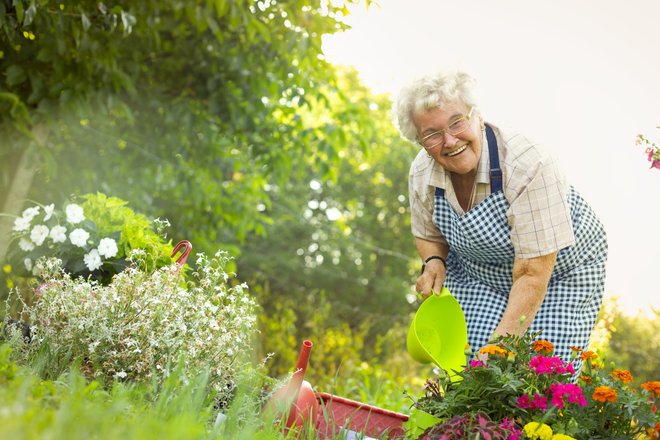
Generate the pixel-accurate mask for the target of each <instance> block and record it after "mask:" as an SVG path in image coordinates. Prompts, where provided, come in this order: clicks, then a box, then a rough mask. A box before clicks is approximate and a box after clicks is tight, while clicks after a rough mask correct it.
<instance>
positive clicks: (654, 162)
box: [646, 148, 660, 169]
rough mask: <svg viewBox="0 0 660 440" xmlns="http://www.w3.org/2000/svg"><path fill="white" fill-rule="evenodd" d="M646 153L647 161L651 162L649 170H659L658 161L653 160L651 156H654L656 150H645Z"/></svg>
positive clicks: (659, 162)
mask: <svg viewBox="0 0 660 440" xmlns="http://www.w3.org/2000/svg"><path fill="white" fill-rule="evenodd" d="M646 152H647V153H648V154H649V155H648V160H649V162H651V168H658V169H660V159H653V156H655V153H656V150H654V149H653V148H647V149H646Z"/></svg>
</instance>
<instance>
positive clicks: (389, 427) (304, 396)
mask: <svg viewBox="0 0 660 440" xmlns="http://www.w3.org/2000/svg"><path fill="white" fill-rule="evenodd" d="M311 350H312V342H311V341H309V340H306V341H304V342H303V344H302V348H301V350H300V356H299V358H298V363H297V364H296V369H295V371H294V373H293V376H292V377H291V381H290V382H289V384H288V385H287V386H285V387H283V388H282V389H280V390H279V391H278V392H276V393H275V395H274V396H273V397H272V398H271V400H270V401H269V402H268V404H267V405H266V406H267V409H268V410H269V411H271V412H272V411H273V410H275V411H276V412H279V413H280V414H282V413H283V416H282V419H284V418H286V428H285V429H286V430H290V429H302V430H304V429H305V427H307V428H311V429H313V430H314V433H315V437H316V438H321V439H327V438H331V439H332V438H346V439H349V438H361V439H365V440H366V439H368V438H370V437H377V438H389V439H401V438H404V437H405V432H404V428H403V423H404V422H406V421H407V420H408V416H407V415H405V414H400V413H397V412H394V411H388V410H386V409H382V408H377V407H375V406H371V405H367V404H366V403H360V402H356V401H354V400H350V399H346V398H344V397H339V396H334V395H332V394H328V393H321V392H316V391H314V390H313V389H312V386H311V385H310V383H309V382H307V381H305V380H303V379H304V377H305V371H306V370H307V363H308V361H309V355H310V352H311Z"/></svg>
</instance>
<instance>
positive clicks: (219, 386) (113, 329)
mask: <svg viewBox="0 0 660 440" xmlns="http://www.w3.org/2000/svg"><path fill="white" fill-rule="evenodd" d="M137 253H140V252H139V251H138V252H137ZM142 254H143V253H142ZM137 257H139V255H138V256H137ZM137 257H136V258H137ZM228 261H229V258H228V257H227V256H226V254H225V253H217V254H216V255H215V256H214V257H213V258H208V257H206V256H204V255H200V256H199V257H198V259H197V262H196V263H197V269H196V271H194V272H192V273H190V274H188V278H189V280H188V281H186V279H185V278H184V276H183V275H182V274H181V273H180V270H179V266H178V265H177V264H174V265H171V266H165V267H162V268H160V269H157V270H153V271H147V270H144V267H142V268H140V267H138V264H132V265H130V266H129V267H128V268H127V269H126V270H125V271H123V272H121V273H119V274H117V275H115V277H114V278H113V279H112V281H111V282H110V283H109V284H108V285H107V286H103V285H100V284H98V283H97V282H96V281H91V280H87V279H83V278H72V277H71V276H70V275H69V274H68V273H67V272H65V271H63V270H62V268H61V267H60V265H59V264H58V262H57V260H55V259H50V260H40V262H39V263H38V264H42V265H43V266H44V267H41V268H40V270H41V271H42V274H43V284H42V285H41V286H40V287H39V288H38V289H37V291H36V293H35V300H34V303H33V304H31V305H27V304H25V303H23V309H22V310H21V311H20V312H21V314H22V316H23V317H24V318H28V320H29V322H30V324H31V328H30V330H31V334H30V338H31V340H26V338H24V337H23V336H22V335H21V333H20V331H18V330H19V329H18V328H14V326H12V325H9V324H5V325H6V328H7V329H8V331H5V332H4V333H5V334H8V335H9V337H8V339H9V340H10V342H11V344H12V346H13V349H14V353H15V355H16V356H18V360H19V361H22V362H25V363H29V364H31V365H37V366H38V365H43V369H44V371H43V372H42V373H43V375H44V376H46V377H51V378H54V377H57V376H58V375H59V374H60V373H62V372H64V371H66V370H67V369H69V368H70V367H71V366H72V365H74V364H75V363H80V365H81V369H82V372H83V373H84V374H85V376H87V377H88V378H90V379H91V378H93V379H96V380H99V381H101V382H103V383H106V384H107V383H110V382H112V381H117V380H118V381H127V380H132V381H137V382H143V381H149V382H152V381H154V380H155V381H156V382H160V381H162V379H163V378H165V377H167V376H168V375H169V373H170V371H171V369H172V368H174V367H175V366H176V364H177V362H179V361H180V360H181V359H183V362H185V364H184V373H186V374H189V375H190V376H195V375H196V374H198V373H199V371H200V370H201V369H202V368H204V367H205V366H210V367H211V376H210V384H211V385H212V386H213V387H214V388H215V390H216V391H218V392H219V393H220V397H221V398H222V399H221V400H224V401H228V400H229V398H230V397H231V393H232V392H233V388H234V385H235V375H236V371H237V369H239V368H241V366H242V365H243V364H242V363H243V362H247V361H245V360H244V358H245V357H246V356H245V354H246V353H247V352H248V350H249V347H250V342H251V341H250V339H251V338H250V334H251V329H253V328H254V326H255V321H256V318H255V315H254V308H255V302H254V301H253V299H252V298H251V297H250V296H248V294H247V289H246V286H245V285H244V284H239V285H235V286H231V285H230V281H231V280H230V276H229V275H228V274H227V273H226V272H225V270H224V268H225V265H226V264H227V263H228ZM14 292H15V291H14ZM19 300H20V298H19ZM2 333H3V332H0V334H2Z"/></svg>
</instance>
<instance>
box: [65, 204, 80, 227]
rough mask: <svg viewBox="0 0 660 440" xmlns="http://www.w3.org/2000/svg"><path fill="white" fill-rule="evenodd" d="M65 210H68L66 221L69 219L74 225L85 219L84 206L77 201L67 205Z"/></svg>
mask: <svg viewBox="0 0 660 440" xmlns="http://www.w3.org/2000/svg"><path fill="white" fill-rule="evenodd" d="M65 211H66V221H68V222H69V223H71V224H72V225H75V224H76V223H80V222H81V221H83V220H85V215H84V213H83V209H82V206H80V205H76V204H75V203H72V204H70V205H66V209H65Z"/></svg>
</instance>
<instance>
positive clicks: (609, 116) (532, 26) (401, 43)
mask: <svg viewBox="0 0 660 440" xmlns="http://www.w3.org/2000/svg"><path fill="white" fill-rule="evenodd" d="M379 4H380V6H376V5H373V6H372V7H371V8H370V9H369V11H366V10H365V8H364V5H361V7H360V8H356V9H355V10H354V11H353V12H352V14H351V15H350V16H349V17H347V20H346V21H347V23H348V24H350V25H351V26H352V27H353V28H352V29H351V30H349V31H347V32H344V33H342V34H338V35H334V36H330V37H326V39H325V40H324V45H323V48H324V51H325V53H326V56H327V57H328V60H329V61H331V62H333V63H335V64H344V65H354V66H355V67H356V68H357V69H358V71H359V72H360V73H361V76H362V78H363V80H364V82H365V83H366V84H367V85H369V86H370V87H371V88H372V90H373V91H374V92H390V93H392V94H394V93H396V91H397V90H398V89H399V87H400V86H401V85H402V84H404V83H405V82H406V80H408V79H410V78H411V77H414V76H417V75H419V74H421V73H424V72H427V71H429V70H433V69H435V68H460V69H463V70H466V71H467V72H469V73H470V74H471V75H472V76H474V77H475V78H476V79H477V81H478V89H477V92H478V97H479V98H480V102H481V106H480V107H481V111H482V113H483V115H484V117H485V119H486V120H487V121H490V122H493V123H495V124H497V125H500V126H503V127H508V128H511V129H514V130H516V131H520V132H522V133H524V134H525V135H526V136H527V137H529V138H531V139H534V140H537V141H539V142H541V143H543V144H544V145H545V146H546V148H548V149H549V150H550V151H552V152H553V153H554V154H555V156H556V157H557V158H558V159H559V161H560V163H561V164H562V166H563V168H564V171H565V172H566V174H567V176H568V177H569V179H570V182H571V184H572V185H574V186H575V187H576V188H577V190H578V191H579V192H580V193H581V194H582V195H583V196H584V197H585V199H586V200H587V201H588V202H589V203H590V205H591V206H592V207H593V209H594V210H595V211H596V213H597V214H598V216H599V217H600V218H601V220H602V222H603V223H604V225H605V228H606V231H607V233H608V239H609V245H610V254H609V261H608V268H607V270H608V272H607V280H606V287H605V293H606V295H616V296H618V297H620V298H621V305H622V306H624V307H625V309H626V311H628V312H630V313H633V312H635V311H637V310H638V309H639V310H642V311H648V310H650V308H651V307H655V308H656V309H659V308H660V170H658V169H653V170H649V162H647V161H646V157H645V155H644V148H643V147H638V146H635V143H634V140H635V136H636V135H637V134H638V133H643V134H645V135H647V137H650V138H651V139H652V140H654V141H655V142H656V144H659V145H660V142H659V141H660V129H657V128H656V126H658V125H660V30H659V27H658V19H659V18H660V2H659V1H657V0H631V1H629V2H623V1H620V0H579V1H575V0H553V1H549V0H545V1H542V0H499V1H493V0H466V1H453V2H444V1H443V2H440V1H431V0H428V1H424V0H405V1H403V0H379ZM411 159H412V158H411Z"/></svg>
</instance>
